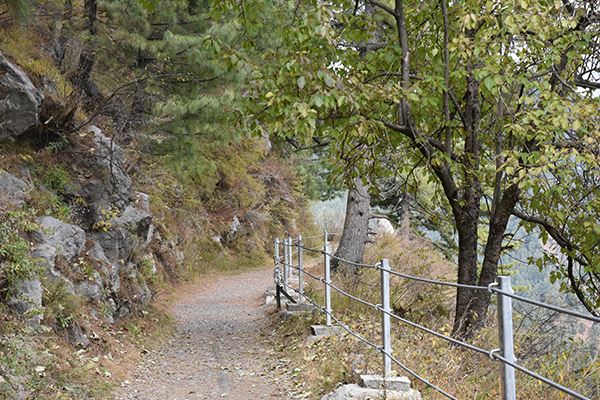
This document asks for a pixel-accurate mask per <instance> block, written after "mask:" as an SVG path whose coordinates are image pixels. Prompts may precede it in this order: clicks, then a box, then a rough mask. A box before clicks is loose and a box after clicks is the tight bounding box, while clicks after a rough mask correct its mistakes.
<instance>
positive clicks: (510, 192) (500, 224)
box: [467, 184, 520, 336]
mask: <svg viewBox="0 0 600 400" xmlns="http://www.w3.org/2000/svg"><path fill="white" fill-rule="evenodd" d="M519 196H520V190H519V186H518V185H515V184H513V185H511V186H509V187H508V188H507V189H506V191H505V192H504V196H503V197H502V199H501V201H500V204H499V206H498V208H497V209H496V212H495V213H494V214H493V215H492V218H491V220H490V232H489V235H488V240H487V243H486V245H485V255H484V259H483V265H482V267H481V274H480V275H479V282H478V283H477V284H478V285H479V286H488V285H489V284H490V283H492V282H494V281H495V280H496V276H497V275H498V262H499V260H500V253H501V252H502V241H503V239H504V232H505V231H506V226H507V225H508V220H509V219H510V216H511V214H512V211H513V209H514V208H515V205H516V204H517V202H518V201H519ZM490 295H491V294H490V292H488V291H479V292H478V293H476V295H475V298H474V300H473V306H472V307H471V309H472V315H473V318H472V321H469V332H467V335H468V336H472V333H473V332H475V331H478V330H479V329H481V328H483V326H484V325H485V321H486V315H487V309H488V307H489V305H490Z"/></svg>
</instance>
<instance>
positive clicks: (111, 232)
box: [90, 205, 153, 264]
mask: <svg viewBox="0 0 600 400" xmlns="http://www.w3.org/2000/svg"><path fill="white" fill-rule="evenodd" d="M152 232H153V229H152V215H151V214H150V213H149V212H147V211H145V210H144V209H141V208H137V207H134V206H132V205H129V206H127V207H126V208H125V211H124V212H123V213H122V214H121V215H120V216H118V217H116V218H112V219H111V220H110V227H109V228H108V229H107V230H101V231H99V232H95V233H93V234H91V235H90V237H91V238H92V239H93V240H94V241H95V242H97V243H98V244H99V245H100V246H101V247H102V249H103V250H104V254H105V255H106V257H107V258H108V260H110V262H111V263H113V264H118V263H121V264H123V263H124V262H126V261H128V260H130V259H134V258H138V257H139V258H141V256H142V255H143V254H144V253H145V252H146V250H147V248H148V246H149V245H150V241H151V240H152Z"/></svg>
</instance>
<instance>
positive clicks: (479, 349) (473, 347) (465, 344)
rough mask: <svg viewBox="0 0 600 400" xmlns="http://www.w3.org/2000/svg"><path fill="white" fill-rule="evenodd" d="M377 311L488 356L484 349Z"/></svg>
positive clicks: (392, 314) (379, 309)
mask: <svg viewBox="0 0 600 400" xmlns="http://www.w3.org/2000/svg"><path fill="white" fill-rule="evenodd" d="M378 311H381V312H384V313H386V314H388V315H389V316H390V317H392V318H394V319H396V320H398V321H400V322H404V323H405V324H408V325H410V326H412V327H414V328H417V329H420V330H422V331H424V332H427V333H430V334H432V335H433V336H437V337H439V338H440V339H444V340H446V341H448V342H451V343H454V344H456V345H459V346H462V347H466V348H467V349H469V350H473V351H476V352H478V353H481V354H485V355H486V356H487V355H489V354H490V351H489V350H484V349H481V348H479V347H477V346H473V345H470V344H468V343H465V342H461V341H460V340H457V339H454V338H452V337H450V336H446V335H443V334H441V333H439V332H436V331H434V330H431V329H429V328H425V327H424V326H422V325H419V324H416V323H414V322H412V321H409V320H407V319H404V318H402V317H399V316H397V315H396V314H394V313H391V312H387V311H385V310H383V309H381V308H379V307H378Z"/></svg>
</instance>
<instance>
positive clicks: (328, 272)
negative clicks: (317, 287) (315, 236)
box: [323, 230, 331, 326]
mask: <svg viewBox="0 0 600 400" xmlns="http://www.w3.org/2000/svg"><path fill="white" fill-rule="evenodd" d="M323 249H324V250H325V311H327V315H326V317H325V318H326V324H327V326H331V288H330V287H329V285H331V269H330V265H329V245H328V243H327V230H325V244H324V246H323Z"/></svg>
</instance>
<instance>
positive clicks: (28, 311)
mask: <svg viewBox="0 0 600 400" xmlns="http://www.w3.org/2000/svg"><path fill="white" fill-rule="evenodd" d="M15 289H16V290H15V293H14V294H13V295H11V296H10V298H9V299H8V302H7V304H8V306H9V307H10V308H11V309H12V310H13V311H14V312H16V313H17V314H19V315H25V316H27V317H28V319H29V321H30V322H33V323H34V324H37V323H39V322H40V321H41V320H42V319H43V318H44V316H43V314H42V312H41V310H42V285H41V283H40V281H39V280H38V279H37V278H35V279H29V280H25V281H22V282H20V283H19V285H18V286H17V287H16V288H15Z"/></svg>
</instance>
